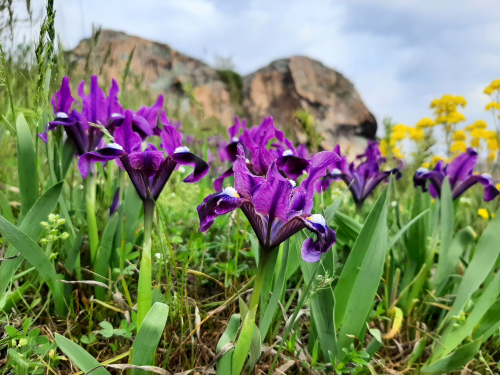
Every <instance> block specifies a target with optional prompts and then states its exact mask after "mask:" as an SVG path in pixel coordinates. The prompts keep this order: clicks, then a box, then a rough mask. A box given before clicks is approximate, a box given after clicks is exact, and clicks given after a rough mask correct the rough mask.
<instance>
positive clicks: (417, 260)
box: [406, 189, 427, 282]
mask: <svg viewBox="0 0 500 375" xmlns="http://www.w3.org/2000/svg"><path fill="white" fill-rule="evenodd" d="M423 195H424V193H422V191H421V189H415V195H414V197H413V205H412V209H411V218H412V219H415V218H416V217H417V216H418V215H420V214H421V213H422V212H424V210H425V208H426V207H425V206H426V205H425V199H424V196H423ZM426 241H427V231H426V225H425V223H424V222H423V221H419V222H417V223H416V224H415V225H413V226H411V227H410V228H409V230H408V237H407V241H406V248H407V249H408V258H409V259H410V262H411V263H412V264H414V266H413V269H414V270H415V272H419V271H420V269H421V268H422V266H423V265H424V263H425V256H426V252H427V242H426ZM414 276H415V274H408V275H407V277H408V278H410V279H412V278H413V277H414ZM410 281H411V280H406V282H410Z"/></svg>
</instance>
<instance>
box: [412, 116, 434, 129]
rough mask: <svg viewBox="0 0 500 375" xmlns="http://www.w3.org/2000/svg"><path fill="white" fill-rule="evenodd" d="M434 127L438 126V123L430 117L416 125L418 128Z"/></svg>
mask: <svg viewBox="0 0 500 375" xmlns="http://www.w3.org/2000/svg"><path fill="white" fill-rule="evenodd" d="M433 126H436V123H435V122H434V121H433V120H432V119H430V118H429V117H424V118H423V119H422V120H420V121H419V122H417V125H416V127H417V128H431V127H433Z"/></svg>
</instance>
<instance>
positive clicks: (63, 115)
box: [56, 112, 68, 118]
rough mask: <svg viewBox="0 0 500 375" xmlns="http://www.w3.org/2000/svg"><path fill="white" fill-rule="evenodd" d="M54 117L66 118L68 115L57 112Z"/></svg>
mask: <svg viewBox="0 0 500 375" xmlns="http://www.w3.org/2000/svg"><path fill="white" fill-rule="evenodd" d="M56 117H57V118H68V115H67V114H66V113H64V112H57V114H56Z"/></svg>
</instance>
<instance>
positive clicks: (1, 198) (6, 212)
mask: <svg viewBox="0 0 500 375" xmlns="http://www.w3.org/2000/svg"><path fill="white" fill-rule="evenodd" d="M0 208H1V209H2V215H3V216H4V217H5V218H6V219H7V220H9V221H10V222H11V223H12V224H14V225H15V224H16V219H15V218H14V215H13V214H12V209H11V208H10V204H9V200H8V199H7V197H6V196H5V194H4V193H3V192H2V191H0Z"/></svg>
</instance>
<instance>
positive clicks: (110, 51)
mask: <svg viewBox="0 0 500 375" xmlns="http://www.w3.org/2000/svg"><path fill="white" fill-rule="evenodd" d="M132 50H134V55H133V58H132V60H131V62H130V69H129V71H130V74H129V78H128V79H127V86H129V87H128V88H129V89H137V87H140V88H142V89H144V90H147V93H148V95H149V92H152V93H153V94H160V93H162V94H164V95H165V96H166V104H165V105H166V109H167V111H168V113H177V114H180V115H182V114H183V113H188V112H190V111H192V110H193V105H192V102H191V101H190V99H189V95H186V92H185V88H186V86H185V85H184V84H187V83H189V84H190V85H191V87H192V90H191V93H192V94H193V95H194V97H195V98H196V100H197V101H198V103H199V104H200V107H201V109H202V110H203V113H204V115H205V117H207V118H209V117H212V116H213V117H216V118H218V119H219V120H220V121H221V123H222V124H223V125H224V126H226V127H229V126H231V124H232V122H233V117H234V114H235V112H236V111H238V112H241V110H242V108H241V106H240V103H236V102H235V100H232V99H234V98H232V97H231V95H233V94H234V93H231V94H230V92H229V91H228V87H227V86H226V85H225V83H224V82H223V81H222V80H221V76H219V74H218V73H217V71H216V70H215V69H213V68H211V67H209V66H208V65H207V64H205V63H203V62H202V61H200V60H197V59H194V58H192V57H189V56H186V55H183V54H182V53H179V52H177V51H175V50H173V49H172V48H170V47H169V46H168V45H166V44H162V43H158V42H153V41H150V40H145V39H141V38H138V37H135V36H130V35H127V34H125V33H123V32H118V31H112V30H102V31H101V33H100V35H99V38H98V39H97V42H96V43H95V42H94V41H93V40H92V39H84V40H82V41H81V42H80V44H79V45H78V46H77V47H76V48H75V49H73V50H72V51H70V52H69V53H68V56H69V63H70V67H72V68H73V69H74V72H75V73H76V74H77V75H78V74H80V75H83V74H84V73H85V72H88V71H90V72H92V73H94V74H99V76H100V77H102V83H107V84H108V85H109V82H110V78H111V77H113V78H116V79H118V81H119V82H120V77H122V75H123V72H124V71H125V69H126V66H127V62H128V60H129V57H130V54H131V52H132ZM238 90H240V89H238ZM191 93H189V94H191ZM242 94H243V111H244V112H245V113H246V115H247V117H248V119H249V123H250V124H258V123H260V122H261V121H262V118H263V117H266V116H269V115H271V116H273V117H274V120H275V123H276V125H277V126H278V127H279V128H281V129H282V130H288V131H287V134H288V135H291V136H292V138H295V140H296V141H300V142H305V141H306V138H307V136H306V133H305V132H304V129H303V128H302V127H301V125H300V124H299V122H297V121H296V120H295V114H296V112H297V110H304V111H307V112H308V113H310V114H311V115H312V116H313V117H314V126H315V129H316V132H317V133H319V134H320V135H321V136H322V138H323V141H322V143H321V146H322V147H323V148H324V149H326V150H331V149H333V147H334V145H335V144H337V143H340V144H341V145H342V146H343V151H344V150H346V149H347V148H349V149H350V153H351V154H353V153H355V152H359V151H360V150H361V149H363V148H364V147H365V145H366V139H367V138H373V137H374V136H375V133H376V130H377V124H376V121H375V118H374V117H373V115H372V114H371V113H370V112H369V111H368V109H367V108H366V106H365V105H364V104H363V102H362V100H361V98H360V96H359V94H358V93H357V91H356V90H355V89H354V86H353V85H352V83H351V82H349V81H348V80H347V79H346V78H345V77H344V76H343V75H342V74H340V73H338V72H336V71H335V70H333V69H330V68H327V67H325V66H324V65H323V64H321V63H320V62H318V61H315V60H311V59H309V58H307V57H301V56H298V57H291V58H288V59H281V60H277V61H274V62H272V63H271V64H269V65H268V66H266V67H264V68H262V69H260V70H258V71H257V72H255V73H253V74H250V75H248V76H246V77H244V78H243V92H242ZM238 96H239V97H240V98H241V96H240V91H238ZM237 102H239V100H238V101H237ZM233 105H236V106H238V108H235V107H234V106H233ZM346 151H347V150H346Z"/></svg>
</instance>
